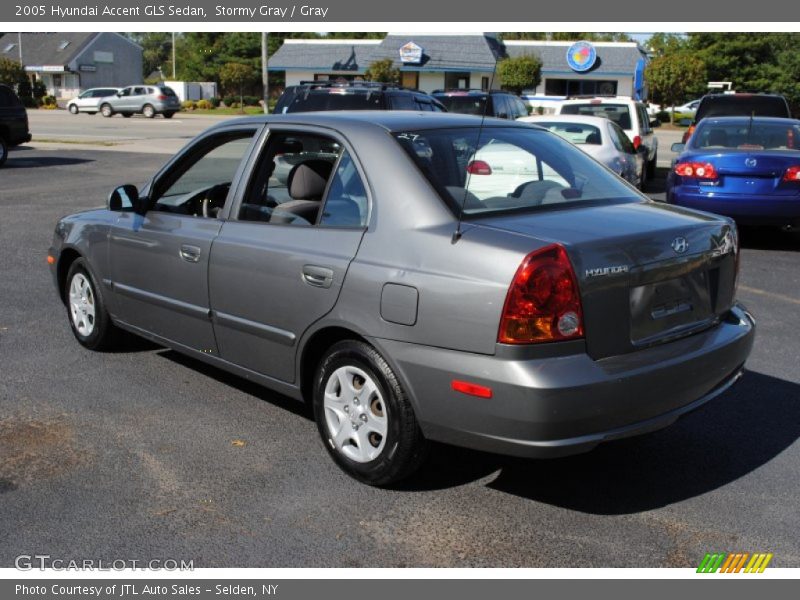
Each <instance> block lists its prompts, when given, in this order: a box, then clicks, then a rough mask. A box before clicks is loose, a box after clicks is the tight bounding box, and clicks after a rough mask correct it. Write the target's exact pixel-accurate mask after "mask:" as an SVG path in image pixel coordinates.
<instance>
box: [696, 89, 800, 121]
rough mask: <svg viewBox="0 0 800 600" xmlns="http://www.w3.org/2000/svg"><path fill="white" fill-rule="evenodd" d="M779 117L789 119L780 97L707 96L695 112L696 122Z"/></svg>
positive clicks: (787, 111)
mask: <svg viewBox="0 0 800 600" xmlns="http://www.w3.org/2000/svg"><path fill="white" fill-rule="evenodd" d="M750 115H755V116H757V117H780V118H789V117H790V116H791V115H790V114H789V108H788V107H787V105H786V100H784V99H783V98H782V97H780V96H746V95H745V96H739V95H734V94H730V95H729V94H719V95H716V96H707V97H706V98H705V99H704V100H703V102H702V103H701V104H700V106H699V108H698V110H697V121H698V122H699V121H700V119H705V118H706V117H738V116H748V117H749V116H750Z"/></svg>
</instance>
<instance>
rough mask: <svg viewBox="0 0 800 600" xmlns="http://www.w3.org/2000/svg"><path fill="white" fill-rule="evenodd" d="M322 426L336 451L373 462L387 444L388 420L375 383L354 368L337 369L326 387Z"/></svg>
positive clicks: (356, 459) (356, 460)
mask: <svg viewBox="0 0 800 600" xmlns="http://www.w3.org/2000/svg"><path fill="white" fill-rule="evenodd" d="M323 407H324V409H325V424H326V426H327V427H328V433H329V434H330V437H331V440H332V442H333V444H334V445H335V446H336V449H337V450H339V451H340V452H341V453H342V454H344V455H345V456H347V457H348V458H349V459H351V460H354V461H355V462H359V463H365V462H369V461H371V460H375V458H377V457H378V455H379V454H380V453H381V452H382V451H383V447H384V446H385V444H386V432H387V429H388V419H387V416H386V409H385V406H384V402H383V397H382V396H381V393H380V390H379V389H378V386H377V384H376V383H375V381H374V380H373V379H372V378H371V377H370V376H369V375H367V373H366V372H364V371H363V370H361V369H359V368H358V367H354V366H345V367H339V368H338V369H336V370H335V371H334V372H333V373H332V374H331V376H330V377H329V378H328V382H327V384H326V385H325V398H324V400H323Z"/></svg>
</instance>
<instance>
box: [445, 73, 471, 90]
mask: <svg viewBox="0 0 800 600" xmlns="http://www.w3.org/2000/svg"><path fill="white" fill-rule="evenodd" d="M444 87H445V89H447V90H466V89H469V73H445V74H444Z"/></svg>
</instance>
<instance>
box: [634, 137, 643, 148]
mask: <svg viewBox="0 0 800 600" xmlns="http://www.w3.org/2000/svg"><path fill="white" fill-rule="evenodd" d="M641 145H642V138H641V137H640V136H638V135H635V136H633V149H634V150H638V149H639V146H641Z"/></svg>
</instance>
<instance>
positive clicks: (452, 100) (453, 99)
mask: <svg viewBox="0 0 800 600" xmlns="http://www.w3.org/2000/svg"><path fill="white" fill-rule="evenodd" d="M436 99H437V100H438V101H439V102H441V103H442V104H444V107H445V108H446V109H447V112H456V113H464V114H467V115H483V114H484V111H486V96H436Z"/></svg>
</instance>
